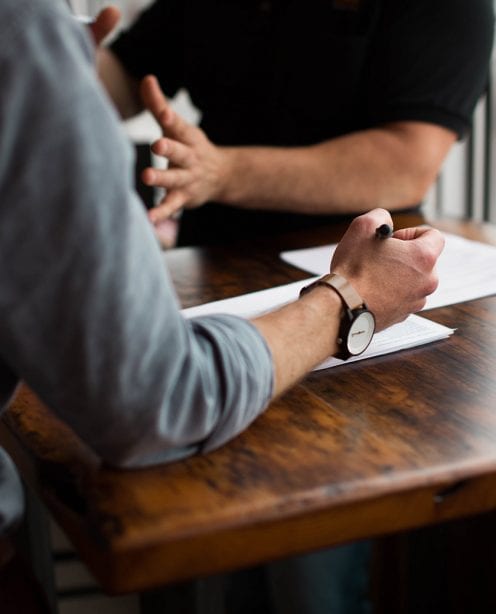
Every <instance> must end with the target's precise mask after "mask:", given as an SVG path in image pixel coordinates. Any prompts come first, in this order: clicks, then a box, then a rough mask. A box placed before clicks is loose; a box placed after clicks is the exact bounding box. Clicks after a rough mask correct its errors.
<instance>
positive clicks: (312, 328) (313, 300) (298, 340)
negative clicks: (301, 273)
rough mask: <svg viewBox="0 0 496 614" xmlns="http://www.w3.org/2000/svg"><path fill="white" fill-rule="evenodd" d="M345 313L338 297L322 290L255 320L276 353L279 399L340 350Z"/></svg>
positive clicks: (276, 380)
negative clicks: (340, 334) (342, 320)
mask: <svg viewBox="0 0 496 614" xmlns="http://www.w3.org/2000/svg"><path fill="white" fill-rule="evenodd" d="M341 310H342V305H341V301H340V299H339V297H338V295H337V294H336V293H335V292H333V291H332V290H330V289H329V288H324V287H321V288H316V289H315V290H314V291H312V292H311V293H310V294H309V295H308V296H305V297H303V298H302V299H300V300H298V301H296V302H294V303H291V304H290V305H286V306H285V307H282V308H281V309H280V310H278V311H275V312H272V313H269V314H266V315H264V316H261V317H260V318H257V319H255V320H254V321H253V323H254V324H255V326H256V327H257V328H258V329H259V331H260V332H261V333H262V335H263V336H264V337H265V340H266V342H267V344H268V346H269V348H270V350H271V353H272V360H273V363H274V395H275V396H277V395H279V394H281V393H282V392H284V391H285V390H287V389H288V388H290V387H291V386H292V385H294V384H295V383H296V382H297V381H298V380H300V379H301V378H302V377H303V376H304V375H305V374H306V373H308V372H309V371H310V370H311V369H313V368H314V367H315V366H317V365H318V364H319V363H321V362H322V361H323V360H325V359H326V358H328V357H329V356H332V355H333V354H335V353H336V352H337V351H338V344H337V340H338V331H339V322H340V317H341Z"/></svg>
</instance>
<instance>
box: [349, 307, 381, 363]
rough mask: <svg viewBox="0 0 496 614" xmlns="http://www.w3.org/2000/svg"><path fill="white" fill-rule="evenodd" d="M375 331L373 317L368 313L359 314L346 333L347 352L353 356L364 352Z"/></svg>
mask: <svg viewBox="0 0 496 614" xmlns="http://www.w3.org/2000/svg"><path fill="white" fill-rule="evenodd" d="M374 330H375V320H374V316H373V315H372V314H371V313H370V311H364V312H363V313H361V314H360V315H359V316H358V317H357V318H356V320H355V321H354V322H353V324H352V325H351V327H350V332H349V333H348V343H347V345H348V351H349V352H350V354H352V355H353V356H356V355H357V354H361V353H362V352H363V351H365V350H366V349H367V347H368V345H369V343H370V342H371V341H372V337H373V335H374Z"/></svg>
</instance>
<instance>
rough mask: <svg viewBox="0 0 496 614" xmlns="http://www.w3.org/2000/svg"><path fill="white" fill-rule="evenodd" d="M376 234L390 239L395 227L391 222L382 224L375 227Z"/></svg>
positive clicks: (378, 236) (380, 237) (381, 237)
mask: <svg viewBox="0 0 496 614" xmlns="http://www.w3.org/2000/svg"><path fill="white" fill-rule="evenodd" d="M375 236H376V237H377V238H378V239H389V237H392V236H393V227H392V226H390V225H389V224H381V225H380V226H378V227H377V228H376V229H375Z"/></svg>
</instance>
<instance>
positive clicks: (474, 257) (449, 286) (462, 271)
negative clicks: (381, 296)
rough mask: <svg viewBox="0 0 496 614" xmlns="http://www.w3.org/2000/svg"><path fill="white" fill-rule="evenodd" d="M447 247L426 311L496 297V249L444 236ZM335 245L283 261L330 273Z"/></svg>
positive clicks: (288, 253) (288, 254)
mask: <svg viewBox="0 0 496 614" xmlns="http://www.w3.org/2000/svg"><path fill="white" fill-rule="evenodd" d="M444 236H445V239H446V244H445V247H444V250H443V252H442V254H441V256H440V257H439V260H438V264H437V272H438V275H439V286H438V288H437V290H436V291H435V292H434V293H433V294H432V295H431V296H429V297H427V303H426V305H425V307H424V309H434V308H435V307H444V306H445V305H454V304H455V303H463V302H464V301H470V300H474V299H476V298H480V297H483V296H491V295H492V294H496V247H493V246H492V245H486V244H484V243H479V242H477V241H470V240H469V239H464V238H463V237H458V236H456V235H453V234H449V233H445V235H444ZM335 249H336V245H335V244H332V245H326V246H323V247H311V248H308V249H297V250H292V251H286V252H282V253H281V258H282V259H283V260H285V261H286V262H288V263H289V264H292V265H293V266H296V267H298V268H300V269H303V270H304V271H308V272H309V273H313V274H314V275H317V276H320V275H324V274H325V273H328V272H329V265H330V262H331V257H332V254H333V253H334V250H335Z"/></svg>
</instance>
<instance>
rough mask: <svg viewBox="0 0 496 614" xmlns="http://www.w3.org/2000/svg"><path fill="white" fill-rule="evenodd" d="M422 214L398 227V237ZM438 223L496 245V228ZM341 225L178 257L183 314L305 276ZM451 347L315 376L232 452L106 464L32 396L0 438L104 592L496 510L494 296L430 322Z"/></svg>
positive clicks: (24, 392) (19, 402)
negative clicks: (143, 465)
mask: <svg viewBox="0 0 496 614" xmlns="http://www.w3.org/2000/svg"><path fill="white" fill-rule="evenodd" d="M412 221H413V222H414V221H418V220H412V218H409V217H401V216H400V217H398V218H397V219H396V221H395V224H396V227H399V226H401V225H410V224H411V223H412ZM438 226H439V227H441V228H444V229H446V230H449V231H452V232H459V233H460V234H464V235H465V236H468V237H472V238H478V239H481V240H484V241H487V242H490V243H493V244H496V230H495V229H494V228H493V227H490V226H476V225H473V224H464V223H459V222H444V223H442V224H441V223H440V224H438ZM341 231H342V228H334V229H329V228H327V229H321V230H319V232H315V231H314V232H311V233H310V232H302V233H298V234H294V235H292V236H289V235H288V236H286V237H285V238H279V239H273V240H271V241H266V240H262V239H260V240H258V241H256V242H255V245H252V246H251V247H250V249H248V247H247V246H246V245H245V246H243V245H242V246H237V247H232V248H212V249H210V248H209V249H178V250H172V251H170V252H169V253H168V254H167V256H166V259H167V262H168V266H169V268H170V271H171V273H172V277H173V280H174V283H175V285H176V287H177V290H178V293H179V296H180V298H181V300H182V303H183V305H184V306H191V305H194V304H198V303H201V302H206V301H210V300H214V299H220V298H225V297H228V296H232V295H236V294H240V293H243V292H247V291H253V290H260V289H262V288H267V287H271V286H273V285H277V284H282V283H288V282H290V281H294V280H298V279H302V278H304V277H307V276H308V274H307V273H304V272H302V271H299V270H297V269H294V268H292V267H290V266H289V265H286V264H285V263H283V262H282V261H281V260H279V258H278V253H279V250H280V249H283V248H284V249H288V248H291V247H302V246H309V245H317V244H324V243H328V242H331V241H333V240H335V239H336V238H337V236H338V235H339V233H340V232H341ZM425 315H426V316H427V317H432V318H433V319H435V320H436V321H437V322H440V323H443V324H445V325H447V326H450V327H456V328H457V331H456V334H455V335H453V336H452V337H451V338H450V339H448V340H443V341H440V342H437V343H435V344H432V345H429V346H426V347H421V348H416V349H412V350H408V351H404V352H401V353H398V354H394V355H389V356H384V357H379V358H374V359H370V360H368V361H366V362H361V363H356V364H349V365H345V366H342V367H339V368H337V369H335V370H333V371H321V372H315V373H312V374H311V375H309V376H308V377H307V378H306V379H305V380H304V381H303V382H301V384H299V385H298V386H296V387H295V388H294V389H293V390H292V391H291V392H289V393H288V394H286V395H285V396H284V398H281V399H279V400H277V401H275V402H274V403H273V404H272V405H271V406H270V408H269V409H268V410H267V412H266V413H265V414H264V415H263V416H262V417H260V418H259V419H258V420H257V421H256V422H255V423H254V424H253V425H252V426H251V427H250V428H249V429H248V430H246V431H245V432H244V433H243V434H241V435H240V436H239V437H237V438H236V439H235V440H234V441H232V442H230V443H229V444H228V445H226V446H224V447H223V448H222V449H220V450H218V451H216V452H213V453H211V454H208V455H206V456H202V457H194V458H190V459H188V460H185V461H181V462H177V463H174V464H171V465H166V466H159V467H155V468H152V469H146V470H139V471H128V472H126V471H118V470H114V469H111V468H108V467H102V466H101V465H100V463H99V460H98V458H97V457H96V456H95V455H94V454H93V453H92V451H91V450H90V449H89V448H88V447H87V446H86V445H85V444H84V443H82V442H81V441H80V440H79V439H78V438H77V437H76V436H75V435H74V434H73V433H72V432H71V430H70V429H69V428H67V427H66V426H65V425H64V424H62V423H60V422H59V421H58V420H57V419H56V418H55V417H54V416H53V415H52V414H51V413H50V411H49V410H48V409H47V408H46V407H44V406H43V405H42V404H41V403H40V402H39V401H38V400H37V399H36V397H35V396H34V395H33V394H32V393H31V392H30V391H29V390H28V389H26V388H22V389H21V390H20V392H19V394H18V395H17V397H16V399H15V400H14V402H13V403H12V406H11V408H10V410H9V412H8V413H7V415H6V416H5V418H4V426H3V427H2V430H1V434H0V440H1V441H2V444H3V445H5V447H6V448H7V449H8V451H9V452H10V453H11V455H12V456H13V458H14V459H15V461H16V463H17V464H18V466H19V468H20V470H21V472H22V474H23V476H24V478H25V479H26V481H27V482H28V483H30V484H31V485H32V486H33V487H34V488H35V489H36V492H37V493H38V494H39V496H40V497H41V499H42V500H43V501H44V503H45V504H46V505H47V507H48V509H49V510H50V512H51V513H52V514H53V517H54V518H55V519H56V521H57V522H58V523H59V524H60V525H61V527H62V528H63V529H64V531H65V532H66V533H67V535H68V536H69V538H70V539H71V541H72V542H73V543H74V545H75V547H76V549H77V551H78V552H79V554H80V556H81V557H82V559H83V560H84V561H85V563H86V564H87V566H88V567H89V569H90V570H91V571H92V572H93V574H94V575H95V576H96V578H97V579H98V581H99V582H100V583H101V585H102V587H103V588H104V590H106V591H107V592H110V593H119V592H130V591H137V590H140V591H142V590H145V589H149V588H152V587H156V586H160V585H164V584H167V583H172V582H175V581H179V580H188V579H192V578H196V577H199V576H203V575H208V574H214V573H217V572H221V571H225V570H232V569H235V568H240V567H243V566H248V565H252V564H256V563H259V562H264V561H269V560H273V559H277V558H279V557H285V556H288V555H291V554H295V553H301V552H305V551H310V550H312V549H318V548H322V547H326V546H331V545H334V544H339V543H343V542H346V541H349V540H356V539H360V538H369V537H372V536H379V535H385V534H391V533H394V532H398V531H401V530H404V529H411V528H415V527H422V526H426V525H429V524H431V523H439V522H441V521H445V520H448V519H454V518H461V517H464V516H468V515H473V514H478V513H481V512H485V511H488V510H493V509H495V508H496V377H495V373H496V298H495V297H490V298H484V299H480V300H477V301H472V302H470V303H465V304H460V305H455V306H451V307H445V308H442V309H436V310H434V311H432V312H426V313H425Z"/></svg>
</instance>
